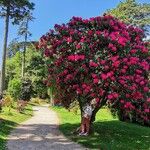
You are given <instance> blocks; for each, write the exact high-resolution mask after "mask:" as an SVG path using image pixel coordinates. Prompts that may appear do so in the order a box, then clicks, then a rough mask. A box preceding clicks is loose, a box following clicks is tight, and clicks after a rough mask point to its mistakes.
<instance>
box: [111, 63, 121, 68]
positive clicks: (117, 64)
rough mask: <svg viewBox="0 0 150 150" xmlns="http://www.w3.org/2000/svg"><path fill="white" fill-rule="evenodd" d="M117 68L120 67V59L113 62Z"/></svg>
mask: <svg viewBox="0 0 150 150" xmlns="http://www.w3.org/2000/svg"><path fill="white" fill-rule="evenodd" d="M112 65H113V66H114V67H115V68H117V67H119V65H120V61H115V62H114V63H113V64H112Z"/></svg>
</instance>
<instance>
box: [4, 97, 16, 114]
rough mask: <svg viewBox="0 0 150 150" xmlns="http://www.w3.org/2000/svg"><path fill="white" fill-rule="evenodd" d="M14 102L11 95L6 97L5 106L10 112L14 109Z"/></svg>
mask: <svg viewBox="0 0 150 150" xmlns="http://www.w3.org/2000/svg"><path fill="white" fill-rule="evenodd" d="M13 104H14V101H13V99H12V97H11V96H10V95H6V96H5V97H4V99H3V104H2V105H3V106H4V107H8V108H9V112H10V110H11V108H12V107H13Z"/></svg>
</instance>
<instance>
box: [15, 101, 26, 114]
mask: <svg viewBox="0 0 150 150" xmlns="http://www.w3.org/2000/svg"><path fill="white" fill-rule="evenodd" d="M27 104H28V102H27V101H24V100H18V101H17V110H18V111H19V112H23V111H24V109H25V107H26V106H27Z"/></svg>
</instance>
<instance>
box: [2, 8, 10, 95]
mask: <svg viewBox="0 0 150 150" xmlns="http://www.w3.org/2000/svg"><path fill="white" fill-rule="evenodd" d="M9 13H10V7H9V6H7V10H6V16H5V29H4V45H3V56H2V66H1V80H0V93H1V94H3V91H4V90H5V66H6V52H7V41H8V29H9Z"/></svg>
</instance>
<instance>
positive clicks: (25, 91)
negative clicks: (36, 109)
mask: <svg viewBox="0 0 150 150" xmlns="http://www.w3.org/2000/svg"><path fill="white" fill-rule="evenodd" d="M31 93H32V85H31V80H30V79H23V80H22V85H21V91H20V100H24V101H29V100H30V99H31Z"/></svg>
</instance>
